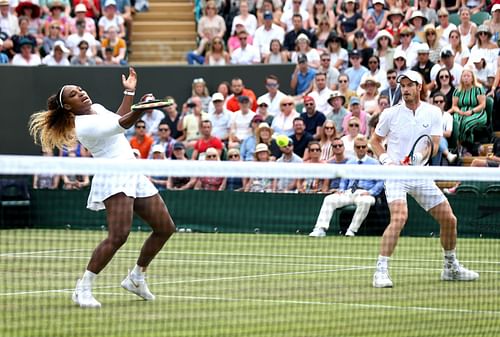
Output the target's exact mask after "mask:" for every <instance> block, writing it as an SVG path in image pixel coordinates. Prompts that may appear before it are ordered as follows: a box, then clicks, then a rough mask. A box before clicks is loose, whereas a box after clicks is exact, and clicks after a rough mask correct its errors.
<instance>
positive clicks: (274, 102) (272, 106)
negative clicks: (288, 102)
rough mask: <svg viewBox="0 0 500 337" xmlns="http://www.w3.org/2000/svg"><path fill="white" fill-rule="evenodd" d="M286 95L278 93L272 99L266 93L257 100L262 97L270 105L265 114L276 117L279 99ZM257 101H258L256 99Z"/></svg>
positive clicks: (278, 111)
mask: <svg viewBox="0 0 500 337" xmlns="http://www.w3.org/2000/svg"><path fill="white" fill-rule="evenodd" d="M286 96H287V95H285V94H284V93H283V92H281V91H279V90H278V92H276V95H274V97H271V95H270V94H269V93H266V94H264V95H262V96H260V97H259V98H261V97H263V98H265V99H266V100H267V101H268V102H270V105H269V107H268V108H267V112H268V113H269V114H270V115H271V116H276V115H277V114H279V113H280V111H281V110H280V102H281V99H282V98H283V97H286ZM257 101H258V99H257Z"/></svg>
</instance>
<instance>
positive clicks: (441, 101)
mask: <svg viewBox="0 0 500 337" xmlns="http://www.w3.org/2000/svg"><path fill="white" fill-rule="evenodd" d="M434 103H436V104H442V103H444V101H443V100H440V99H438V100H437V101H434Z"/></svg>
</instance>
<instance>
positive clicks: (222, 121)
mask: <svg viewBox="0 0 500 337" xmlns="http://www.w3.org/2000/svg"><path fill="white" fill-rule="evenodd" d="M212 103H213V106H214V111H213V113H211V114H209V117H208V119H209V120H210V121H211V122H212V134H213V135H214V136H216V137H218V138H219V139H220V140H221V141H222V142H224V143H225V144H226V145H227V142H228V140H229V132H230V129H231V113H230V112H229V111H228V110H226V108H225V107H224V95H222V94H221V93H220V92H216V93H214V94H213V95H212Z"/></svg>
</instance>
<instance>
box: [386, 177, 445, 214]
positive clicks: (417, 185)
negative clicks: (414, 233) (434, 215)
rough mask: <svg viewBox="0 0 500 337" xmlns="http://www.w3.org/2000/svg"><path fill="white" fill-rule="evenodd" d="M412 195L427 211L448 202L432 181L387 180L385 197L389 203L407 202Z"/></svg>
mask: <svg viewBox="0 0 500 337" xmlns="http://www.w3.org/2000/svg"><path fill="white" fill-rule="evenodd" d="M407 194H409V195H411V196H412V197H413V198H414V199H415V200H416V201H417V203H418V204H419V205H420V206H421V207H422V208H423V209H425V210H426V211H428V210H430V209H431V208H433V207H435V206H437V205H439V204H440V203H442V202H443V201H445V200H446V197H445V196H444V194H443V192H441V190H440V189H439V188H438V187H437V186H436V184H435V183H434V181H432V180H386V181H385V195H386V197H387V203H391V202H392V201H395V200H404V201H406V195H407Z"/></svg>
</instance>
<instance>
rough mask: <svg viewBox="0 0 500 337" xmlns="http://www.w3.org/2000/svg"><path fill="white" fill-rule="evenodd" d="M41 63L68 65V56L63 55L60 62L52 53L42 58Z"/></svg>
mask: <svg viewBox="0 0 500 337" xmlns="http://www.w3.org/2000/svg"><path fill="white" fill-rule="evenodd" d="M42 64H45V65H48V66H69V65H70V64H69V61H68V58H67V57H65V56H63V58H62V59H61V61H60V62H57V61H56V59H55V58H54V56H52V55H47V56H45V57H44V58H43V60H42Z"/></svg>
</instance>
